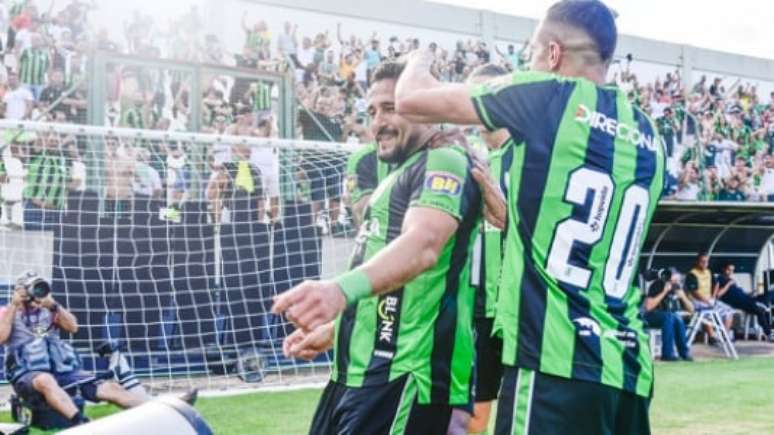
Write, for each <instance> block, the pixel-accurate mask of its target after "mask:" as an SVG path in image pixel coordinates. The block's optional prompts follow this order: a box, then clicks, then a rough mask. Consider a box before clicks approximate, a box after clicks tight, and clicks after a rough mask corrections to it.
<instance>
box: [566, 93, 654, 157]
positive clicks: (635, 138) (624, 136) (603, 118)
mask: <svg viewBox="0 0 774 435" xmlns="http://www.w3.org/2000/svg"><path fill="white" fill-rule="evenodd" d="M575 120H576V121H578V122H580V123H583V124H587V125H589V126H590V127H591V128H593V129H595V130H599V131H602V132H603V133H607V134H608V135H610V136H613V137H615V138H618V139H621V140H625V141H626V142H629V143H630V144H632V145H635V146H638V147H640V148H647V149H648V150H650V151H653V152H655V151H656V147H657V146H658V143H657V142H656V141H657V140H658V139H657V138H656V137H654V136H650V135H646V134H642V133H641V132H640V130H639V129H637V128H636V127H632V126H630V125H627V124H623V123H620V122H618V120H617V119H613V118H610V117H608V116H607V115H605V114H604V113H599V112H596V111H593V110H591V109H589V108H588V107H586V106H584V105H583V104H579V105H578V110H576V111H575Z"/></svg>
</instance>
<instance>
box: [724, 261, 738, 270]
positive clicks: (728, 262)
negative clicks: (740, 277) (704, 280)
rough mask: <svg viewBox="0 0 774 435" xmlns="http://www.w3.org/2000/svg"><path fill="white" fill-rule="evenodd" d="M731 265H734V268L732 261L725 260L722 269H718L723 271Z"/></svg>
mask: <svg viewBox="0 0 774 435" xmlns="http://www.w3.org/2000/svg"><path fill="white" fill-rule="evenodd" d="M731 266H734V268H736V265H734V263H732V262H730V261H727V262H725V263H723V268H722V269H720V270H723V271H725V270H726V269H728V268H729V267H731Z"/></svg>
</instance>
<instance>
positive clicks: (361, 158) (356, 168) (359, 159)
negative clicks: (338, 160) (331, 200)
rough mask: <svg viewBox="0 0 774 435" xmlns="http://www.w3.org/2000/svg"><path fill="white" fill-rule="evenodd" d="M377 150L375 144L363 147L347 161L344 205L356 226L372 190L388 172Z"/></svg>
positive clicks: (386, 165) (387, 167)
mask: <svg viewBox="0 0 774 435" xmlns="http://www.w3.org/2000/svg"><path fill="white" fill-rule="evenodd" d="M377 148H378V145H377V144H376V143H369V144H366V145H363V147H362V148H360V149H359V150H357V151H355V152H354V153H352V154H351V155H350V156H349V160H347V171H346V180H345V182H344V186H345V191H346V197H345V203H347V205H348V206H350V207H351V208H352V221H353V222H354V223H355V225H356V226H359V225H360V223H361V222H362V221H363V213H364V212H365V209H366V206H367V205H368V200H369V199H370V198H371V194H372V193H373V192H374V189H376V186H378V185H379V183H380V182H381V181H382V180H384V178H385V177H387V174H388V173H389V172H390V165H389V164H387V163H385V162H383V161H381V160H379V156H378V152H377Z"/></svg>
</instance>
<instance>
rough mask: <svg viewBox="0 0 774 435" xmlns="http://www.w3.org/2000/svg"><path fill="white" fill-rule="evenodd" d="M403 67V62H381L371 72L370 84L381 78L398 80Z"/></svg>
mask: <svg viewBox="0 0 774 435" xmlns="http://www.w3.org/2000/svg"><path fill="white" fill-rule="evenodd" d="M404 68H406V64H405V63H403V62H393V61H387V62H382V63H380V64H379V65H378V66H377V67H376V68H375V69H374V72H373V73H372V74H371V84H374V83H376V82H380V81H382V80H398V78H399V77H400V75H401V74H402V73H403V69H404Z"/></svg>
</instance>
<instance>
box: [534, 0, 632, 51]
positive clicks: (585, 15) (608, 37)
mask: <svg viewBox="0 0 774 435" xmlns="http://www.w3.org/2000/svg"><path fill="white" fill-rule="evenodd" d="M546 21H551V22H555V23H561V24H566V25H569V26H572V27H575V28H577V29H580V30H582V31H584V32H586V34H588V35H589V37H591V39H592V40H593V41H594V43H595V44H596V46H597V50H598V51H599V57H600V58H601V59H602V61H603V62H608V61H609V60H610V59H612V58H613V53H614V52H615V46H616V44H617V43H618V28H617V27H616V25H615V13H614V12H613V11H612V10H611V9H610V8H608V7H607V6H605V4H604V3H602V2H601V1H599V0H561V1H559V2H557V3H554V5H553V6H551V7H550V8H549V9H548V13H547V14H546Z"/></svg>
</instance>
